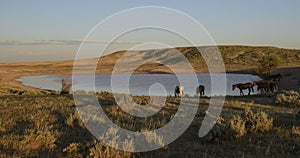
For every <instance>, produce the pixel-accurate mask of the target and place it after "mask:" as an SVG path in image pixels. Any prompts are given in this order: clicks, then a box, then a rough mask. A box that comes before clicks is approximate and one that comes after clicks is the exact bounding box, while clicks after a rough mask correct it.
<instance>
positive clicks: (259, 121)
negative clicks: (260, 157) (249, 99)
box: [244, 109, 273, 133]
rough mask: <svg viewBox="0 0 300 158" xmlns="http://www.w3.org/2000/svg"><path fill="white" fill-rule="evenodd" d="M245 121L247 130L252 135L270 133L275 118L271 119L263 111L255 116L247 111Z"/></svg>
mask: <svg viewBox="0 0 300 158" xmlns="http://www.w3.org/2000/svg"><path fill="white" fill-rule="evenodd" d="M244 120H245V122H246V124H245V128H246V130H247V131H249V132H251V133H258V132H262V133H264V132H268V131H270V130H271V128H272V126H273V118H269V117H268V115H267V114H266V113H265V112H263V111H260V112H258V113H255V114H254V113H253V112H252V111H251V110H250V109H246V110H245V113H244Z"/></svg>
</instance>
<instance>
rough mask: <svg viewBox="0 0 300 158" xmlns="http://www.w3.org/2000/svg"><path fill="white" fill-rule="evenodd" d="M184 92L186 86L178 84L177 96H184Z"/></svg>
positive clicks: (175, 93)
mask: <svg viewBox="0 0 300 158" xmlns="http://www.w3.org/2000/svg"><path fill="white" fill-rule="evenodd" d="M183 94H184V87H183V86H176V87H175V90H174V95H175V97H177V96H181V97H182V96H183Z"/></svg>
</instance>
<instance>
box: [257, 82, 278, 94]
mask: <svg viewBox="0 0 300 158" xmlns="http://www.w3.org/2000/svg"><path fill="white" fill-rule="evenodd" d="M253 86H257V91H259V90H261V91H263V90H264V91H265V92H269V91H271V92H274V90H275V89H278V86H277V85H276V83H275V82H271V81H268V80H266V81H254V82H253Z"/></svg>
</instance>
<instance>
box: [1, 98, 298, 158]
mask: <svg viewBox="0 0 300 158" xmlns="http://www.w3.org/2000/svg"><path fill="white" fill-rule="evenodd" d="M97 96H98V97H99V102H100V103H101V105H102V107H103V109H104V111H105V112H106V113H107V115H108V116H109V118H110V119H111V120H112V121H113V122H114V123H115V124H117V125H119V126H121V127H122V128H126V129H130V130H133V131H149V130H153V129H157V128H159V127H162V126H163V125H165V124H166V123H168V122H169V120H171V119H172V117H173V115H174V114H175V113H176V112H177V108H178V103H179V101H180V98H173V97H168V98H167V104H166V105H165V106H164V107H163V109H162V110H160V111H159V112H158V114H155V115H153V116H151V117H145V118H137V117H133V116H131V115H129V114H127V113H125V112H123V111H122V110H121V109H120V107H119V106H116V104H115V102H114V99H113V96H112V94H110V93H107V92H101V93H97ZM189 99H190V101H191V103H193V102H196V101H197V99H198V98H189ZM260 99H261V96H257V97H252V98H251V99H249V101H238V100H241V98H239V97H232V98H227V101H226V105H225V106H224V109H223V112H222V114H221V117H220V119H219V120H218V121H217V124H216V125H215V126H214V127H213V130H212V131H211V132H210V133H209V134H208V135H207V136H205V137H203V138H199V137H198V135H197V134H198V130H199V127H200V125H201V122H202V120H203V118H204V116H205V114H206V113H205V111H206V110H207V108H208V106H207V105H208V103H209V98H204V99H201V100H200V106H199V109H198V112H197V114H196V117H195V119H194V121H193V122H192V124H191V126H190V127H189V128H188V130H187V131H186V132H185V133H184V134H183V135H182V136H180V137H179V138H178V139H177V140H176V141H175V142H173V143H171V144H169V145H168V146H165V147H164V148H162V149H158V150H155V151H151V152H144V153H129V152H123V151H119V150H116V149H114V148H111V147H108V146H106V145H105V144H103V143H102V142H98V141H97V140H96V138H95V137H94V136H92V135H91V134H90V133H89V131H88V130H87V129H86V128H85V126H84V125H83V123H82V122H81V120H80V118H79V116H78V114H77V112H76V110H75V106H74V102H73V99H72V96H71V95H55V94H53V95H27V96H1V97H0V116H1V117H0V157H132V156H133V155H134V156H135V157H224V156H225V157H241V156H244V157H252V156H254V155H255V156H258V157H283V156H284V157H297V156H298V155H299V154H300V150H299V149H300V136H299V124H297V122H299V120H297V118H296V115H297V112H292V111H294V109H291V110H289V109H290V108H289V107H285V108H286V110H285V111H282V110H280V109H282V107H280V106H275V104H274V105H272V104H265V105H261V104H257V102H259V101H260ZM269 99H272V98H269ZM134 100H135V102H136V103H139V104H141V106H145V105H144V103H145V102H147V101H148V97H135V98H134ZM249 106H250V107H251V110H250V111H249V110H248V111H247V107H249ZM271 117H272V118H273V120H272V121H271ZM91 119H94V121H102V120H101V119H100V120H99V118H98V119H97V118H91ZM268 122H269V123H268ZM271 122H273V123H272V124H271ZM271 125H273V126H271ZM109 130H110V131H111V132H109V134H110V135H106V136H104V137H105V138H107V139H108V138H109V137H111V138H114V136H115V134H116V132H118V130H116V129H109ZM117 139H119V138H114V139H110V140H111V141H116V142H118V140H117ZM146 141H147V142H149V143H158V144H162V143H163V141H164V140H163V138H161V137H158V136H156V135H155V133H152V134H150V135H148V137H147V140H146ZM117 145H126V146H127V147H131V148H134V147H135V144H133V143H132V141H131V139H130V138H128V140H127V141H126V143H124V144H117Z"/></svg>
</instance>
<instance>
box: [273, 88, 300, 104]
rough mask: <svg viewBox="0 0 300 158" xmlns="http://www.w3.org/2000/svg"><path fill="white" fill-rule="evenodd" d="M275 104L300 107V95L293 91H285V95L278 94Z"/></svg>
mask: <svg viewBox="0 0 300 158" xmlns="http://www.w3.org/2000/svg"><path fill="white" fill-rule="evenodd" d="M275 103H276V104H277V105H281V106H286V107H299V106H300V94H299V93H298V92H296V91H293V90H291V91H283V93H280V94H277V96H276V101H275Z"/></svg>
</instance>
